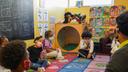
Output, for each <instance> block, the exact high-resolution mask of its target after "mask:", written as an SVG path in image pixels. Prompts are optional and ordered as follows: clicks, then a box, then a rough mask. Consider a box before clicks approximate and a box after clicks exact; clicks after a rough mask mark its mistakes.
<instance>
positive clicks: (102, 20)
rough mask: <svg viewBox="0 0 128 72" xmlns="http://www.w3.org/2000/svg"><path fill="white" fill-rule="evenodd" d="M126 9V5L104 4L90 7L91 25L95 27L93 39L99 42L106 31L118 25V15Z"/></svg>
mask: <svg viewBox="0 0 128 72" xmlns="http://www.w3.org/2000/svg"><path fill="white" fill-rule="evenodd" d="M125 11H126V7H125V6H111V7H110V6H104V7H92V8H90V20H89V21H90V25H91V27H92V28H94V34H93V39H94V41H95V42H99V39H100V38H101V37H103V36H104V32H105V31H107V30H109V29H111V28H115V27H116V17H117V16H119V15H120V14H121V13H123V12H125Z"/></svg>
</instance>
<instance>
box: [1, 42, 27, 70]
mask: <svg viewBox="0 0 128 72" xmlns="http://www.w3.org/2000/svg"><path fill="white" fill-rule="evenodd" d="M26 55H27V53H26V44H25V42H23V41H21V40H15V41H11V42H10V43H8V44H7V45H6V46H5V47H3V48H1V52H0V64H1V65H2V66H3V67H5V68H7V69H11V70H15V69H16V68H17V67H18V66H19V65H20V63H21V61H22V60H23V59H24V58H25V57H26Z"/></svg>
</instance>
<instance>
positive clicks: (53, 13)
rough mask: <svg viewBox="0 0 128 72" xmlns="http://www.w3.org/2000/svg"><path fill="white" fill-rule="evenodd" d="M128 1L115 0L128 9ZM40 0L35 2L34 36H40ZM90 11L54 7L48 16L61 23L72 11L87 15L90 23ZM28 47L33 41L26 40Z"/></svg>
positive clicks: (84, 8) (34, 0)
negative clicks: (38, 15)
mask: <svg viewBox="0 0 128 72" xmlns="http://www.w3.org/2000/svg"><path fill="white" fill-rule="evenodd" d="M127 3H128V0H115V5H124V6H126V7H127V9H128V4H127ZM39 4H40V3H39V0H33V5H34V6H33V8H34V35H35V37H36V36H39V31H38V21H37V10H38V8H39ZM89 9H90V7H81V8H77V7H75V8H66V9H65V8H62V7H53V8H48V9H47V10H48V14H49V19H50V16H55V17H56V22H58V21H60V20H62V19H63V15H64V12H67V11H70V12H72V13H81V14H86V15H87V19H86V20H87V22H88V21H89ZM25 42H26V44H27V47H28V46H31V45H33V39H31V40H25Z"/></svg>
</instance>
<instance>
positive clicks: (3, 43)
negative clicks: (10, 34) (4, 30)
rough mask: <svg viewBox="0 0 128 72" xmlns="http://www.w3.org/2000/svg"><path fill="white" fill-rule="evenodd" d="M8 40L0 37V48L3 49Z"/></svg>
mask: <svg viewBox="0 0 128 72" xmlns="http://www.w3.org/2000/svg"><path fill="white" fill-rule="evenodd" d="M8 42H9V41H8V38H7V37H6V36H1V37H0V47H5V46H6V45H7V44H8Z"/></svg>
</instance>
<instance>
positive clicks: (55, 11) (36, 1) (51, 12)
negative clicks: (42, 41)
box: [25, 0, 65, 47]
mask: <svg viewBox="0 0 128 72" xmlns="http://www.w3.org/2000/svg"><path fill="white" fill-rule="evenodd" d="M40 2H41V0H33V5H34V6H33V9H34V37H37V36H39V30H38V19H37V18H38V17H37V16H38V15H37V12H38V9H39V7H40ZM46 10H48V16H49V21H48V23H49V22H50V16H55V18H56V21H55V22H58V21H60V20H62V19H63V15H64V12H65V8H63V7H52V8H47V9H46ZM49 28H50V25H49ZM25 42H26V44H27V47H29V46H31V45H33V44H34V43H33V39H31V40H25Z"/></svg>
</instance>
